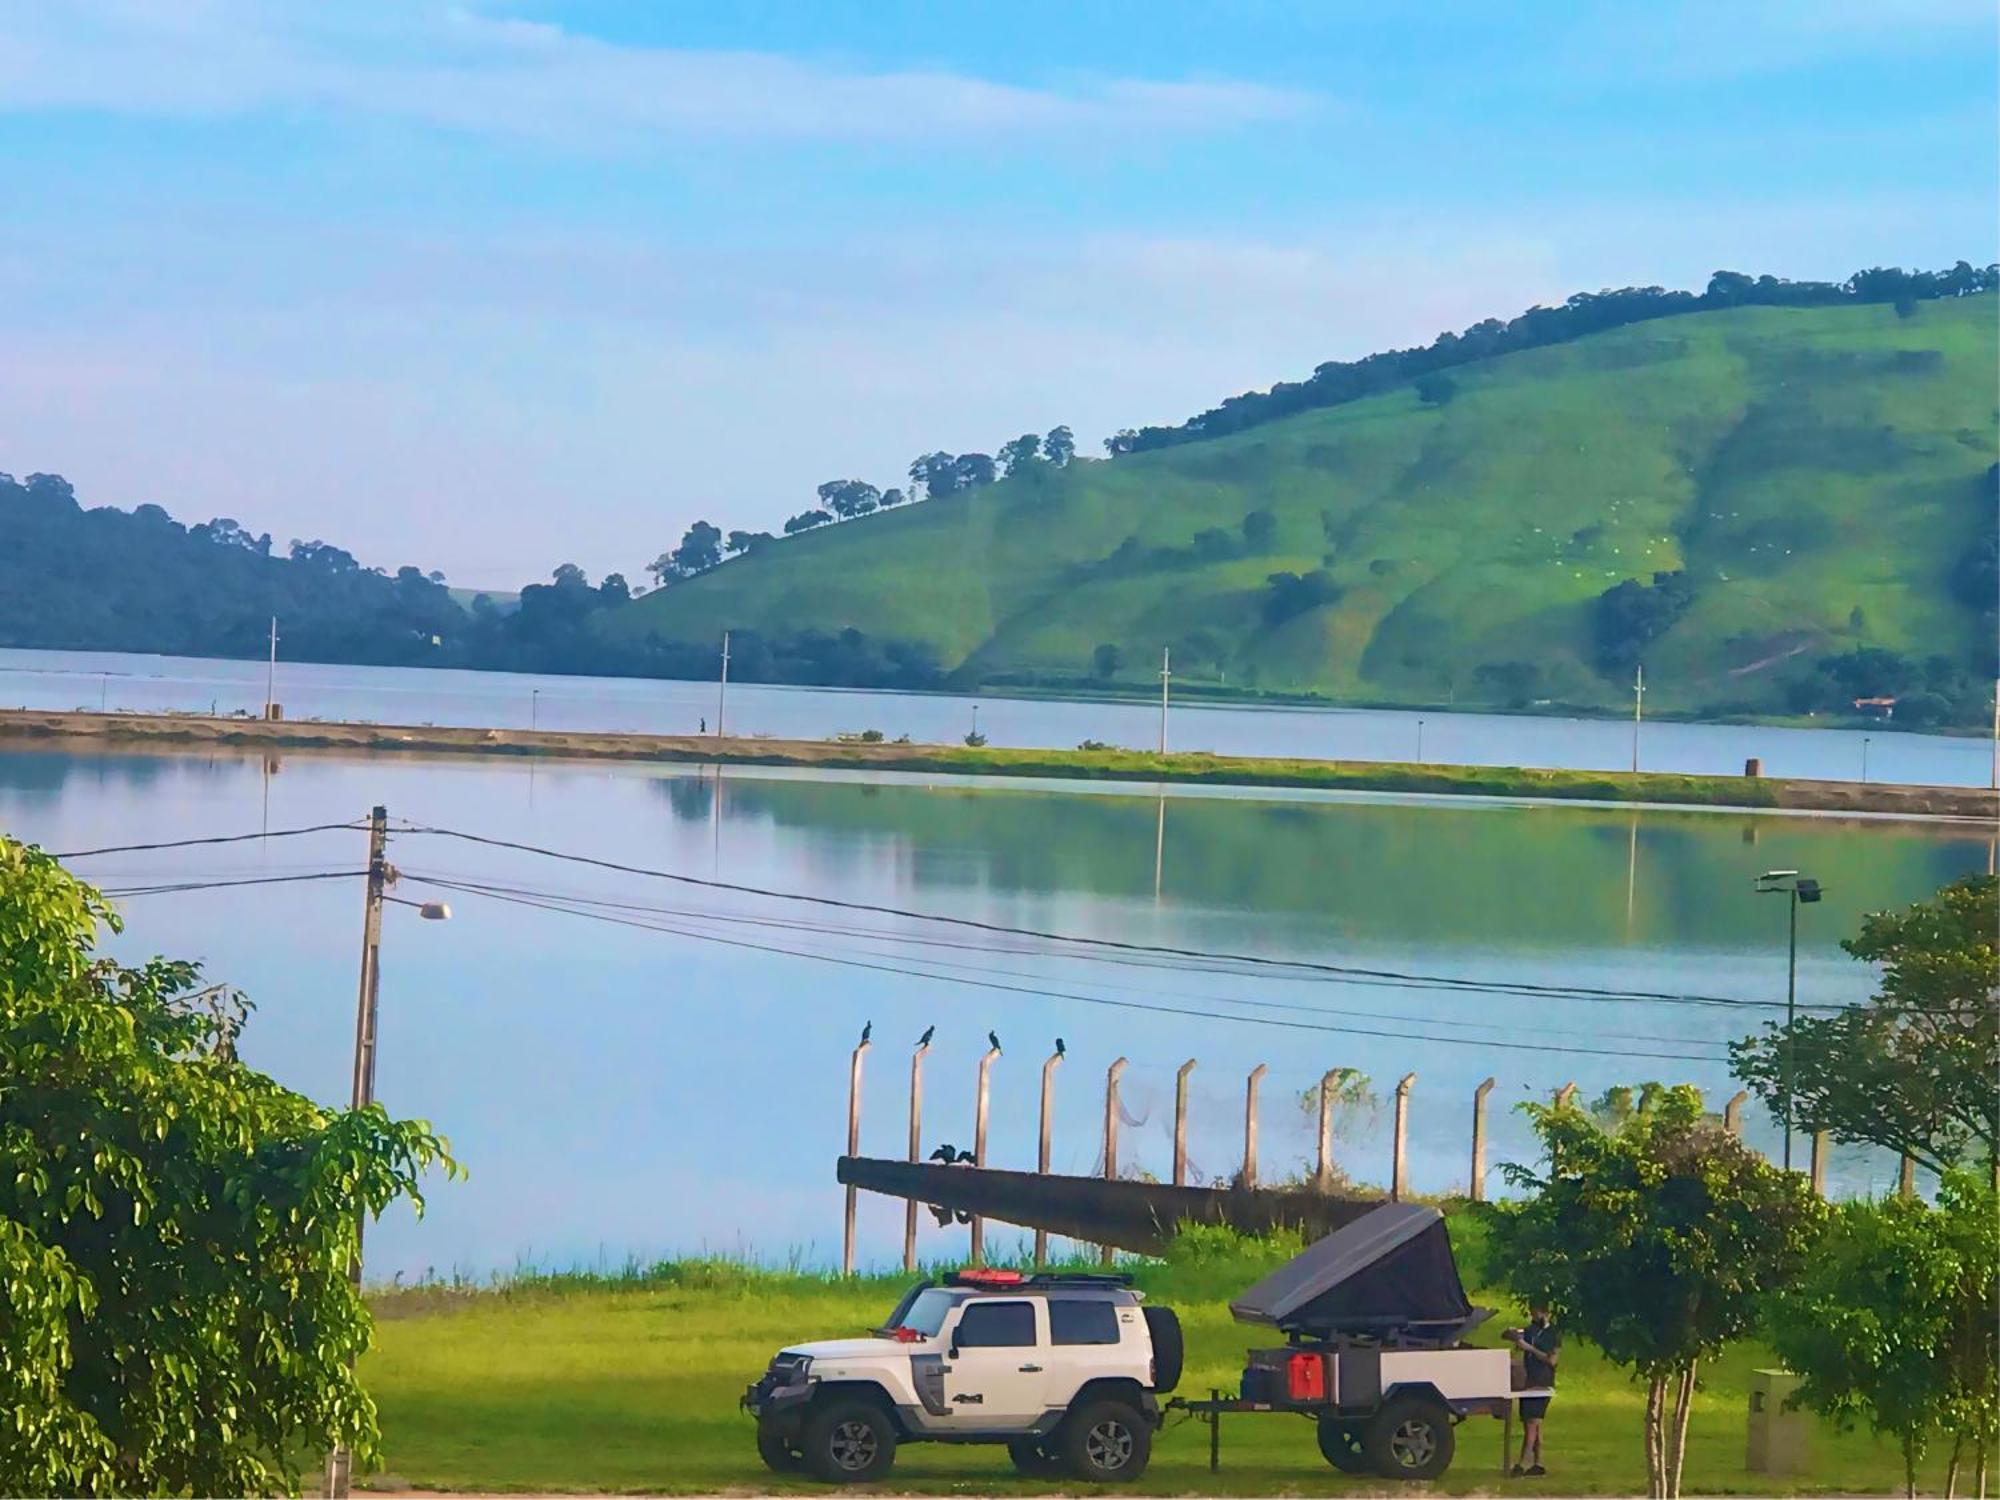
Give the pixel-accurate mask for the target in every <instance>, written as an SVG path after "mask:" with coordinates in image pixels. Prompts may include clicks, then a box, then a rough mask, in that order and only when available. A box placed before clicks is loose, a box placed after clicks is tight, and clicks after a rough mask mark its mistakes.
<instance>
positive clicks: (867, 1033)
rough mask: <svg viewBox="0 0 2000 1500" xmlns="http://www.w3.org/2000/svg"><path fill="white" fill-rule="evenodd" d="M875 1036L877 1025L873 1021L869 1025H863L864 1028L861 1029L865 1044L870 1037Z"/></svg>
mask: <svg viewBox="0 0 2000 1500" xmlns="http://www.w3.org/2000/svg"><path fill="white" fill-rule="evenodd" d="M874 1035H875V1023H874V1022H873V1021H869V1022H867V1023H866V1024H865V1025H863V1026H862V1028H861V1040H862V1041H864V1042H865V1041H867V1040H868V1039H869V1038H870V1037H872V1036H874Z"/></svg>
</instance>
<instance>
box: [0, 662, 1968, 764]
mask: <svg viewBox="0 0 2000 1500" xmlns="http://www.w3.org/2000/svg"><path fill="white" fill-rule="evenodd" d="M265 671H266V668H265V664H264V663H263V662H257V661H214V660H208V659H206V658H194V657H174V656H133V655H126V654H121V653H115V652H87V651H17V650H0V706H7V707H25V708H39V709H74V708H100V707H102V708H113V709H131V710H136V711H142V712H148V711H150V712H158V711H161V710H177V711H181V712H201V713H207V712H218V713H224V714H228V713H241V712H247V713H252V714H261V713H262V712H263V706H264V679H265ZM274 690H275V695H276V698H277V701H278V702H280V703H282V704H283V705H284V707H285V712H286V714H287V715H288V716H289V717H291V718H294V719H311V718H319V719H354V720H363V721H373V722H376V723H388V724H470V725H481V726H490V727H515V728H519V727H528V726H538V727H540V728H543V729H572V730H600V731H619V730H625V731H632V732H643V733H651V734H693V733H696V732H698V731H699V730H701V729H703V728H704V727H706V728H711V729H712V728H714V727H715V724H716V718H717V713H716V708H717V697H718V691H717V685H716V684H714V683H701V682H663V681H653V680H649V679H634V678H608V677H536V676H527V675H523V674H519V673H513V672H465V671H433V670H427V669H418V668H407V667H347V666H329V665H323V664H318V663H309V662H307V663H301V662H285V661H280V662H279V663H278V666H277V672H276V682H275V684H274ZM724 715H725V720H726V726H727V728H728V729H729V730H730V731H731V732H732V733H741V734H769V735H775V736H777V737H779V738H782V739H824V738H827V737H829V736H832V735H834V734H838V733H844V732H852V731H856V730H863V729H879V730H881V731H882V732H883V733H884V734H885V735H887V736H888V737H889V738H890V739H894V738H896V737H897V736H898V735H904V734H907V735H909V736H910V737H911V738H912V739H914V740H917V741H919V742H924V743H933V744H936V743H953V742H956V741H958V740H959V739H961V738H962V737H963V736H964V735H965V734H966V733H967V732H968V731H969V730H970V729H971V728H972V727H973V726H974V725H975V724H976V725H977V726H978V728H979V730H980V732H981V733H983V734H985V735H986V736H987V738H988V739H989V740H990V741H991V742H992V743H993V744H995V745H1008V746H1018V747H1033V748H1047V747H1054V748H1058V749H1066V748H1069V747H1071V746H1074V745H1077V744H1079V743H1081V742H1082V741H1083V740H1086V739H1095V740H1102V741H1104V742H1106V743H1108V744H1114V745H1125V746H1130V747H1132V748H1135V749H1142V748H1147V747H1150V746H1154V745H1157V744H1158V743H1159V733H1160V711H1159V706H1158V704H1157V703H1144V702H1133V701H1129V700H1127V701H1091V700H1076V699H1053V698H977V699H975V698H964V697H954V696H952V695H949V694H942V693H887V692H873V691H864V690H859V689H853V690H849V689H838V688H796V687H764V686H756V685H747V684H741V683H738V684H732V685H731V686H730V688H729V691H728V698H727V702H726V705H725V707H724ZM1168 740H1169V744H1170V746H1171V748H1173V749H1177V750H1212V751H1215V752H1217V753H1219V754H1225V755H1269V756H1304V757H1309V758H1316V759H1334V760H1391V761H1414V760H1428V761H1433V762H1436V763H1439V764H1444V765H1490V766H1537V767H1549V768H1556V769H1569V770H1585V771H1593V770H1594V771H1616V770H1625V769H1629V768H1630V766H1631V764H1632V725H1631V722H1630V721H1629V720H1619V719H1573V718H1559V717H1553V716H1537V715H1523V714H1484V713H1451V712H1444V711H1426V712H1421V713H1419V712H1416V711H1407V710H1403V709H1328V708H1224V707H1215V706H1205V705H1204V706H1198V705H1194V704H1178V705H1175V706H1174V707H1173V709H1172V711H1171V714H1170V716H1169V723H1168ZM1751 756H1757V757H1760V758H1762V760H1763V762H1764V772H1765V774H1766V775H1768V776H1800V777H1811V778H1818V779H1823V780H1836V781H1848V780H1864V781H1865V780H1875V781H1902V782H1910V783H1915V784H1921V785H1932V786H1986V785H1987V784H1988V783H1989V781H1990V780H1991V777H1992V774H1993V767H1994V760H1993V747H1992V745H1991V743H1990V742H1989V741H1987V740H1986V739H1983V738H1974V737H1964V736H1951V735H1931V734H1905V733H1900V732H1897V731H1894V730H1891V729H1889V728H1887V727H1884V728H1882V729H1879V730H1874V729H1871V730H1865V731H1864V730H1852V729H1793V728H1772V727H1768V726H1760V725H1737V724H1678V723H1649V724H1647V725H1645V726H1644V727H1643V728H1642V730H1641V732H1640V744H1639V763H1640V765H1641V766H1642V767H1643V768H1644V769H1647V770H1652V771H1682V772H1691V773H1699V774H1709V775H1729V776H1734V775H1740V774H1741V773H1742V770H1743V762H1744V761H1745V760H1746V759H1747V758H1749V757H1751Z"/></svg>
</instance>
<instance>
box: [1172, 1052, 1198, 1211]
mask: <svg viewBox="0 0 2000 1500" xmlns="http://www.w3.org/2000/svg"><path fill="white" fill-rule="evenodd" d="M1193 1071H1194V1059H1193V1058H1191V1057H1190V1058H1189V1059H1188V1060H1187V1061H1186V1062H1184V1063H1182V1064H1181V1070H1180V1072H1178V1073H1176V1074H1175V1075H1174V1186H1175V1187H1186V1186H1187V1127H1188V1108H1187V1099H1188V1085H1187V1081H1188V1074H1190V1073H1192V1072H1193Z"/></svg>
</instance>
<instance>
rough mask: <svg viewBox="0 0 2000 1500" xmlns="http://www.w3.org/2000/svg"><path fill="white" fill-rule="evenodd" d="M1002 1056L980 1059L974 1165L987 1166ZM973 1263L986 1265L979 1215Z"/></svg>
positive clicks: (992, 1051) (992, 1050)
mask: <svg viewBox="0 0 2000 1500" xmlns="http://www.w3.org/2000/svg"><path fill="white" fill-rule="evenodd" d="M999 1055H1000V1049H999V1048H998V1047H989V1048H987V1049H986V1055H985V1056H984V1057H982V1058H980V1059H979V1098H978V1100H977V1102H976V1103H975V1104H974V1106H973V1111H972V1164H973V1165H974V1166H975V1167H983V1166H985V1165H986V1115H987V1109H988V1106H989V1105H990V1104H991V1102H992V1095H993V1060H994V1059H995V1058H996V1057H998V1056H999ZM972 1263H973V1264H974V1265H975V1266H983V1265H985V1264H986V1220H985V1219H983V1218H981V1217H980V1216H979V1215H978V1214H974V1215H973V1216H972Z"/></svg>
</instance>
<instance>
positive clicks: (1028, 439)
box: [1000, 432, 1042, 474]
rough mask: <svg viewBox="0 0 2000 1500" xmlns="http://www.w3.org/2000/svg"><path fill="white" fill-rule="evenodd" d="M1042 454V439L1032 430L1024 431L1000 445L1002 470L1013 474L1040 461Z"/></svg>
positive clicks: (1004, 472)
mask: <svg viewBox="0 0 2000 1500" xmlns="http://www.w3.org/2000/svg"><path fill="white" fill-rule="evenodd" d="M1041 456H1042V440H1041V438H1039V437H1038V436H1036V435H1035V434H1034V433H1032V432H1024V433H1022V434H1021V435H1020V436H1019V437H1017V438H1013V439H1011V440H1010V441H1008V442H1004V443H1002V444H1001V445H1000V472H1001V473H1003V474H1012V473H1014V472H1016V471H1017V470H1020V469H1025V468H1027V467H1028V466H1029V465H1030V464H1035V463H1039V462H1040V461H1041Z"/></svg>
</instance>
